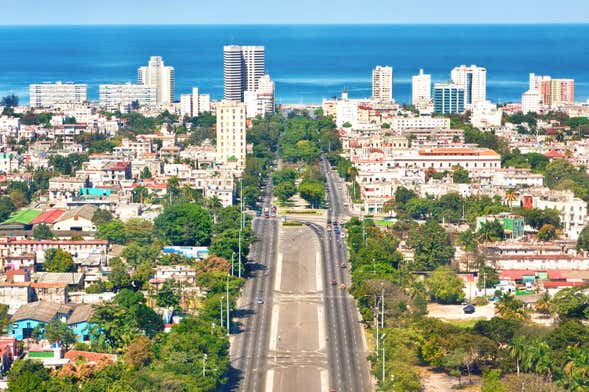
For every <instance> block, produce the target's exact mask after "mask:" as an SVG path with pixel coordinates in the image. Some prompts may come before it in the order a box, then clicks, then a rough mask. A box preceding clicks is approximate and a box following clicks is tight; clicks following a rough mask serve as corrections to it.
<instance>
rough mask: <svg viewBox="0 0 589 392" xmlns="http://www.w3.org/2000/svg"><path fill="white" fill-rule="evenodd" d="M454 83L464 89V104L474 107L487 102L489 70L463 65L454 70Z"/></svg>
mask: <svg viewBox="0 0 589 392" xmlns="http://www.w3.org/2000/svg"><path fill="white" fill-rule="evenodd" d="M451 77H452V81H453V82H454V83H455V84H457V85H458V86H460V87H462V88H463V89H464V104H465V105H467V106H469V105H474V104H477V103H480V102H485V101H486V100H487V69H486V68H483V67H477V66H476V65H471V66H470V67H467V66H466V65H461V66H460V67H456V68H454V69H453V70H452V73H451Z"/></svg>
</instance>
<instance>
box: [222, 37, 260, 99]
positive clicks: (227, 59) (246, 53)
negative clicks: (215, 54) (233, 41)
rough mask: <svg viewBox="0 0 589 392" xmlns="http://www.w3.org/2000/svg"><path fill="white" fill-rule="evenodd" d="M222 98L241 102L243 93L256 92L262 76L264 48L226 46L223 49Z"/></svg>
mask: <svg viewBox="0 0 589 392" xmlns="http://www.w3.org/2000/svg"><path fill="white" fill-rule="evenodd" d="M223 63H224V67H223V76H224V98H225V99H227V100H231V101H243V98H244V92H245V91H256V90H257V89H258V81H259V80H260V78H261V77H262V76H263V75H264V47H263V46H239V45H228V46H225V47H224V48H223Z"/></svg>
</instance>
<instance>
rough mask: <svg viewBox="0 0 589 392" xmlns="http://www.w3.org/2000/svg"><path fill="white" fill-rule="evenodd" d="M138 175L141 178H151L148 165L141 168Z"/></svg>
mask: <svg viewBox="0 0 589 392" xmlns="http://www.w3.org/2000/svg"><path fill="white" fill-rule="evenodd" d="M140 177H141V178H142V179H146V178H151V177H152V174H151V170H149V167H147V166H145V167H144V168H143V169H142V170H141V174H140Z"/></svg>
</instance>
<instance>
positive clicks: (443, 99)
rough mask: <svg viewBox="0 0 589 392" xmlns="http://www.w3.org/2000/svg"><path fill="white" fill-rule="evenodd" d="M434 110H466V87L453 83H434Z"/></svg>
mask: <svg viewBox="0 0 589 392" xmlns="http://www.w3.org/2000/svg"><path fill="white" fill-rule="evenodd" d="M434 112H436V113H441V114H459V113H463V112H464V89H463V88H462V87H460V86H458V85H456V84H453V83H436V84H435V85H434Z"/></svg>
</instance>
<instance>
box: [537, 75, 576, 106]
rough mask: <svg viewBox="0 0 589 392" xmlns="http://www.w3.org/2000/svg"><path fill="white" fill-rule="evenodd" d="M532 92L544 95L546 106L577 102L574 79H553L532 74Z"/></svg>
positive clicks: (543, 99) (543, 100) (543, 101)
mask: <svg viewBox="0 0 589 392" xmlns="http://www.w3.org/2000/svg"><path fill="white" fill-rule="evenodd" d="M530 90H535V91H538V92H539V93H540V95H542V103H543V104H544V105H546V106H552V105H559V104H567V103H574V102H575V80H574V79H552V78H551V77H550V76H547V75H544V76H540V75H536V74H534V73H531V74H530Z"/></svg>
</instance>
